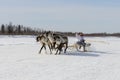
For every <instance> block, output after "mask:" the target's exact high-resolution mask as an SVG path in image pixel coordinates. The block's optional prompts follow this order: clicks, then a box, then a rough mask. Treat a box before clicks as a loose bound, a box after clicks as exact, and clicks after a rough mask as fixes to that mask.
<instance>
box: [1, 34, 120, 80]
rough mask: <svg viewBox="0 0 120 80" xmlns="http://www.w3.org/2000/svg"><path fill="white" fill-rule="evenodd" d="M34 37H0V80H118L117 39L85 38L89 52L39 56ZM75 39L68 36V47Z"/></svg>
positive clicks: (119, 44)
mask: <svg viewBox="0 0 120 80" xmlns="http://www.w3.org/2000/svg"><path fill="white" fill-rule="evenodd" d="M35 37H36V36H0V80H119V79H120V76H119V75H120V62H119V61H120V49H119V48H120V38H117V37H86V41H88V42H89V43H91V44H92V45H91V47H90V48H89V50H90V51H89V52H77V51H76V49H73V50H69V49H68V51H67V53H66V54H63V53H62V54H61V55H54V54H52V55H50V54H49V50H48V49H47V54H46V53H45V50H43V51H42V53H41V54H38V52H39V49H40V46H41V45H40V43H38V42H36V40H35ZM75 41H76V38H74V37H69V45H71V44H73V43H75Z"/></svg>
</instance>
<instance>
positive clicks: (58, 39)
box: [46, 31, 68, 54]
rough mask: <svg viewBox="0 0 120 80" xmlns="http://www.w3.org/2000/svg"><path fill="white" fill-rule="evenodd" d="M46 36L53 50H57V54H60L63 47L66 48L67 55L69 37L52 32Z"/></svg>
mask: <svg viewBox="0 0 120 80" xmlns="http://www.w3.org/2000/svg"><path fill="white" fill-rule="evenodd" d="M46 36H47V37H48V39H49V41H50V42H51V48H52V49H57V51H56V54H57V53H58V51H59V54H60V53H61V51H62V48H63V47H65V49H64V53H66V50H67V48H68V37H67V36H65V35H62V34H57V33H52V32H50V31H49V32H47V33H46ZM55 46H57V47H55Z"/></svg>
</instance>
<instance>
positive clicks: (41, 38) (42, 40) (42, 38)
mask: <svg viewBox="0 0 120 80" xmlns="http://www.w3.org/2000/svg"><path fill="white" fill-rule="evenodd" d="M36 41H37V42H40V43H41V44H42V47H41V48H40V51H39V54H40V53H41V51H42V49H43V48H44V49H45V51H46V45H48V47H49V50H50V53H52V51H51V43H50V41H49V39H48V38H47V37H45V36H44V34H41V35H39V36H37V37H36Z"/></svg>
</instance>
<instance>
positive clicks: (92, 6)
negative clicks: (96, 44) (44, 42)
mask: <svg viewBox="0 0 120 80" xmlns="http://www.w3.org/2000/svg"><path fill="white" fill-rule="evenodd" d="M0 19H1V20H0V24H9V22H12V23H13V24H15V25H17V24H21V25H24V26H28V27H33V28H40V29H45V30H52V31H62V32H84V33H98V32H107V33H116V32H120V22H119V21H120V0H0Z"/></svg>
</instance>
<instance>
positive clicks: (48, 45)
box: [48, 45, 52, 54]
mask: <svg viewBox="0 0 120 80" xmlns="http://www.w3.org/2000/svg"><path fill="white" fill-rule="evenodd" d="M48 47H49V50H50V54H52V51H51V48H50V45H48Z"/></svg>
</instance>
